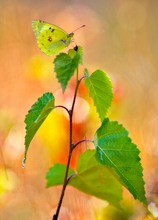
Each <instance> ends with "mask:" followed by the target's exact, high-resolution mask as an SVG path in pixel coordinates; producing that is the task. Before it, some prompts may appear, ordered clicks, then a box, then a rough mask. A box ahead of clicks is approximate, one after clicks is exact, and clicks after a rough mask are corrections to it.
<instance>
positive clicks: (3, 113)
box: [0, 0, 158, 220]
mask: <svg viewBox="0 0 158 220" xmlns="http://www.w3.org/2000/svg"><path fill="white" fill-rule="evenodd" d="M0 15H1V19H0V55H1V59H0V68H1V72H0V89H1V92H0V220H36V219H38V220H43V219H48V220H49V219H51V216H52V214H53V213H54V211H55V208H56V205H57V201H58V198H59V194H60V189H61V188H60V187H56V188H50V189H46V188H45V183H46V181H45V172H46V171H47V170H48V168H49V167H50V166H51V165H52V164H54V163H56V162H61V163H65V162H66V155H67V150H68V149H67V145H68V137H67V130H68V119H67V116H66V115H65V114H64V113H63V110H59V109H56V110H54V111H53V113H51V114H50V116H49V117H48V119H47V120H46V122H45V123H44V124H43V126H42V127H41V129H40V130H39V132H38V133H37V135H36V137H35V138H34V140H33V142H32V143H31V146H30V149H29V152H28V160H27V164H26V169H22V166H21V161H22V159H23V152H24V136H25V125H24V118H25V114H26V113H27V111H28V109H29V108H30V106H31V105H32V104H33V103H34V102H35V101H36V100H37V98H38V97H40V96H41V95H42V94H43V93H44V92H48V91H49V92H53V94H54V95H55V97H56V100H57V102H56V104H63V105H66V106H69V104H70V102H71V100H72V95H73V88H74V81H73V80H72V81H71V82H70V84H69V89H68V90H67V92H66V93H65V95H63V94H62V92H61V90H60V85H59V84H58V82H57V80H56V79H55V75H54V73H53V65H52V61H53V57H47V56H45V55H44V54H43V53H42V52H41V51H40V50H39V49H38V47H37V43H36V40H35V36H34V34H33V32H32V27H31V22H32V20H33V19H41V20H44V21H47V22H49V23H53V24H56V25H58V26H60V27H62V28H63V29H64V30H66V31H67V32H68V33H69V32H71V31H73V30H74V29H76V28H77V27H79V26H80V25H82V24H85V25H86V27H85V28H83V29H80V30H79V31H77V32H76V33H75V42H76V43H77V44H79V45H81V46H83V49H84V65H85V67H87V68H88V70H89V71H90V72H92V71H94V70H96V69H97V68H100V69H102V70H105V71H106V72H107V73H108V75H109V76H110V78H111V80H112V82H113V86H114V94H115V97H114V100H113V106H112V108H111V109H110V111H109V117H110V118H111V119H112V120H118V121H119V122H120V123H123V124H124V126H125V127H126V128H127V129H128V130H129V133H130V137H131V138H132V139H133V141H134V142H135V143H136V144H137V145H138V147H139V149H140V150H141V154H140V157H141V161H142V165H143V167H144V179H145V182H146V185H145V189H146V196H147V199H148V203H149V209H150V210H151V211H152V213H153V215H154V216H155V218H156V216H158V211H157V208H156V206H158V197H157V194H158V175H157V173H158V162H157V161H158V160H157V158H158V138H157V133H158V132H157V131H158V1H157V0H139V1H136V0H135V1H131V0H98V1H96V0H80V1H77V0H73V1H71V0H58V1H55V0H54V1H53V0H52V1H50V0H46V1H42V0H38V1H37V0H27V1H24V0H10V1H9V0H1V1H0ZM82 70H83V69H82V68H81V69H80V75H81V76H82V74H83V71H82ZM78 95H79V97H78V101H77V105H76V106H77V111H76V114H75V117H74V140H75V141H77V140H80V139H82V138H85V137H86V138H92V137H93V134H94V132H95V130H96V129H97V128H98V126H99V119H98V116H97V114H96V112H95V108H94V107H93V106H92V102H91V100H90V99H89V98H88V95H87V93H86V89H85V87H84V84H83V83H82V84H81V86H80V90H79V93H78ZM89 147H92V146H90V145H89V144H83V145H82V146H79V147H78V149H77V150H76V152H75V154H74V160H73V161H72V164H71V166H72V167H75V164H76V161H77V157H78V155H79V153H80V152H82V151H84V150H85V149H87V148H89ZM129 159H130V158H129ZM123 202H124V207H125V209H124V210H122V211H118V210H116V209H114V208H112V207H107V204H106V203H105V202H104V201H101V200H98V199H95V198H92V197H89V196H87V195H84V194H83V193H80V192H78V191H77V190H75V189H72V188H71V187H69V188H68V189H67V191H66V196H65V198H64V203H63V207H62V210H61V215H60V220H61V219H64V220H68V219H70V220H75V219H76V220H80V219H82V220H89V219H91V220H93V219H94V220H96V219H97V220H104V219H108V220H118V219H120V220H126V219H132V220H140V219H154V218H153V217H149V216H147V213H146V211H145V209H144V208H143V206H142V205H141V204H140V203H139V202H136V201H134V199H133V198H132V196H131V195H130V194H129V193H127V192H126V191H125V195H124V201H123Z"/></svg>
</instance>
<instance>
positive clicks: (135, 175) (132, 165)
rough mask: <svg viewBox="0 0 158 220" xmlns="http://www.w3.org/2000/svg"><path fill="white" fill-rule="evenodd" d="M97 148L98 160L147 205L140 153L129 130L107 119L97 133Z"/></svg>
mask: <svg viewBox="0 0 158 220" xmlns="http://www.w3.org/2000/svg"><path fill="white" fill-rule="evenodd" d="M95 147H96V158H97V160H98V161H99V162H100V163H101V164H103V165H106V166H107V167H110V168H112V169H113V171H114V172H113V174H114V175H115V176H116V177H117V178H118V179H119V181H120V182H121V183H122V184H123V185H124V186H125V187H126V188H127V189H128V190H129V191H130V192H131V193H132V195H133V196H134V198H135V199H138V200H140V201H141V202H143V203H144V204H146V198H145V190H144V180H143V169H142V166H141V163H140V157H139V152H140V151H139V149H138V148H137V146H136V145H135V144H133V143H132V142H131V139H130V138H129V137H128V132H127V130H126V129H125V128H124V127H123V126H122V125H120V124H118V123H117V122H116V121H113V122H111V121H109V119H107V118H106V119H105V120H104V121H103V123H102V125H101V127H100V128H99V129H98V130H97V131H96V134H95Z"/></svg>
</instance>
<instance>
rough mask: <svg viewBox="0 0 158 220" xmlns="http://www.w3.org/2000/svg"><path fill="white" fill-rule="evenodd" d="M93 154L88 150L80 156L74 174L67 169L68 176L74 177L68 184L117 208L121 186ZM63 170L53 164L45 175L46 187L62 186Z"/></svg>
mask: <svg viewBox="0 0 158 220" xmlns="http://www.w3.org/2000/svg"><path fill="white" fill-rule="evenodd" d="M95 152H96V151H95V150H88V151H86V152H85V153H83V154H81V155H80V157H79V160H78V166H77V171H76V173H75V171H73V170H72V169H71V168H69V175H68V176H70V175H73V174H74V176H73V177H72V178H71V179H70V181H69V183H68V184H69V185H70V186H73V187H74V188H76V189H78V190H80V191H82V192H84V193H86V194H89V195H92V196H95V197H97V198H100V199H103V200H106V201H108V202H109V203H111V204H112V205H114V206H116V207H119V203H120V201H121V198H122V187H121V184H120V183H119V182H118V181H117V180H116V178H114V177H113V175H111V173H110V171H109V169H107V168H106V167H105V166H103V165H101V164H99V163H98V161H97V160H96V158H95ZM65 170H66V166H65V165H62V164H55V165H54V166H53V167H52V168H50V169H49V171H48V172H47V174H46V179H47V187H50V186H56V185H62V184H63V182H64V176H65Z"/></svg>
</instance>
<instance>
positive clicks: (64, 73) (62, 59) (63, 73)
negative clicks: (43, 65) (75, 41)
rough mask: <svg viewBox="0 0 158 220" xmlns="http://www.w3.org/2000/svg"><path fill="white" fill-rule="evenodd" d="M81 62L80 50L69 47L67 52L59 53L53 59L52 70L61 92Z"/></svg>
mask: <svg viewBox="0 0 158 220" xmlns="http://www.w3.org/2000/svg"><path fill="white" fill-rule="evenodd" d="M79 62H81V52H80V51H79V52H78V51H75V50H73V49H70V50H69V51H68V54H66V53H60V54H59V55H58V56H56V58H55V60H54V71H55V72H56V76H57V79H58V81H59V82H60V84H61V87H62V90H63V92H64V91H65V90H66V87H67V84H68V81H69V80H70V79H71V77H72V76H73V74H74V72H75V70H76V69H77V67H78V64H79Z"/></svg>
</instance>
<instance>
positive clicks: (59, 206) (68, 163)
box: [52, 68, 84, 220]
mask: <svg viewBox="0 0 158 220" xmlns="http://www.w3.org/2000/svg"><path fill="white" fill-rule="evenodd" d="M77 77H78V68H77ZM83 78H84V77H82V78H81V79H80V80H78V79H77V82H76V88H75V93H74V97H73V101H72V106H71V109H70V110H68V109H67V108H66V107H64V106H62V105H59V106H56V107H61V108H64V109H65V110H66V111H67V112H68V114H69V124H70V127H69V129H70V134H69V135H70V137H69V154H68V159H67V165H66V171H65V177H64V183H63V188H62V191H61V195H60V199H59V203H58V206H57V210H56V213H55V214H54V215H53V218H52V220H57V219H58V216H59V212H60V208H61V204H62V201H63V197H64V194H65V189H66V186H67V184H68V182H69V180H70V179H71V178H72V176H71V177H68V172H69V166H70V161H71V156H72V151H73V149H74V145H73V139H72V137H73V127H72V126H73V122H72V118H73V111H74V107H75V101H76V96H77V91H78V87H79V84H80V82H81V80H82V79H83ZM78 144H79V143H78ZM78 144H77V145H78Z"/></svg>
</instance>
